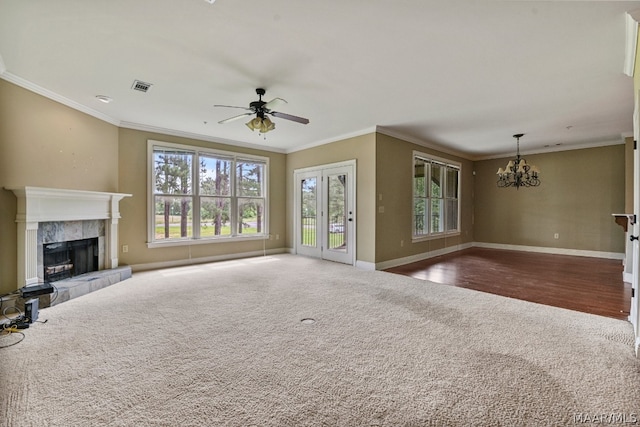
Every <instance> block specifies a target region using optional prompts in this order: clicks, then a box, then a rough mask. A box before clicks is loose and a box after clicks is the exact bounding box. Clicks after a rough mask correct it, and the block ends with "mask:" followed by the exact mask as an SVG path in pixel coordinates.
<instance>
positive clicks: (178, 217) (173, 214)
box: [154, 196, 193, 240]
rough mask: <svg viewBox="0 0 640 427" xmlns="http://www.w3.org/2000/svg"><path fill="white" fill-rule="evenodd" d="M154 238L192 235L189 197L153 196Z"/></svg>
mask: <svg viewBox="0 0 640 427" xmlns="http://www.w3.org/2000/svg"><path fill="white" fill-rule="evenodd" d="M154 199H155V200H154V202H155V215H154V217H155V219H154V228H155V231H154V233H155V238H156V240H166V239H183V238H190V237H192V236H193V227H192V226H191V219H192V211H191V207H192V199H191V197H166V196H155V197H154Z"/></svg>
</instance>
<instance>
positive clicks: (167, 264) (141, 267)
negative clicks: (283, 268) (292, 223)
mask: <svg viewBox="0 0 640 427" xmlns="http://www.w3.org/2000/svg"><path fill="white" fill-rule="evenodd" d="M283 253H287V250H286V248H277V249H267V250H266V251H264V250H259V251H251V252H238V253H235V254H224V255H213V256H208V257H201V258H188V259H179V260H174V261H159V262H149V263H144V264H133V265H130V266H129V267H131V271H133V272H136V271H146V270H158V269H161V268H171V267H182V266H185V265H195V264H205V263H208V262H216V261H229V260H232V259H241V258H254V257H259V256H264V255H277V254H283Z"/></svg>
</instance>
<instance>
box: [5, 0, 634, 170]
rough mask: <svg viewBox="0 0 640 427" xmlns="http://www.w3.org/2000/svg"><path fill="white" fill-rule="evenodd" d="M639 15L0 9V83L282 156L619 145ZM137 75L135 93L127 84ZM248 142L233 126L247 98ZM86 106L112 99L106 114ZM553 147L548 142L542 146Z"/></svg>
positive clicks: (123, 3)
mask: <svg viewBox="0 0 640 427" xmlns="http://www.w3.org/2000/svg"><path fill="white" fill-rule="evenodd" d="M638 8H640V2H613V1H601V2H598V1H586V2H579V1H566V2H558V1H556V2H553V1H545V2H540V1H488V0H487V1H470V0H466V1H444V0H439V1H433V0H431V1H425V0H323V1H308V0H298V1H287V0H270V1H268V2H266V1H258V0H243V1H238V0H217V1H215V3H214V4H210V3H209V2H207V1H205V0H181V1H176V0H110V1H93V0H92V1H86V0H85V1H82V0H56V1H50V0H29V1H24V0H22V1H20V0H3V1H2V2H0V72H1V73H2V74H1V77H3V78H4V79H6V80H9V81H12V82H15V83H17V84H20V85H22V86H25V87H28V88H30V89H32V90H35V91H36V92H39V93H43V94H45V95H47V96H50V97H52V98H53V99H56V100H59V101H62V102H64V103H66V104H67V105H71V106H74V107H75V108H78V109H80V110H82V111H85V112H88V113H89V114H93V115H95V116H97V117H100V118H102V119H105V120H107V121H110V122H112V123H115V124H117V125H119V126H123V127H130V128H136V129H152V130H157V131H161V132H165V133H169V134H178V135H188V136H192V137H196V138H200V139H204V140H212V141H214V140H217V141H223V142H232V143H234V144H239V145H259V146H261V147H262V148H266V149H270V150H275V151H282V152H291V151H295V150H298V149H300V148H302V147H309V146H312V145H317V144H321V143H324V142H329V141H334V140H337V139H341V138H343V137H346V136H353V135H358V134H362V133H367V132H370V131H372V130H373V129H375V128H376V127H381V128H382V129H384V130H385V132H387V133H389V134H395V135H401V136H404V137H406V138H407V139H409V140H412V141H424V142H428V143H431V144H435V145H436V146H441V147H444V148H445V151H448V152H451V153H463V154H464V156H465V157H467V158H471V159H475V158H486V157H491V156H497V155H501V154H509V153H512V152H513V151H514V150H515V140H514V139H513V138H512V135H513V134H515V133H525V134H526V136H525V137H523V138H522V139H521V149H522V151H523V153H527V152H534V151H546V150H549V149H569V148H575V147H579V146H580V147H581V146H589V145H605V144H610V143H619V142H621V141H622V138H623V136H628V135H630V134H632V132H633V125H632V115H633V102H634V101H633V79H632V78H631V77H628V76H626V75H624V74H623V65H624V60H625V12H626V11H632V10H636V9H638ZM135 79H139V80H142V81H145V82H148V83H152V84H153V87H152V88H151V90H149V92H148V93H146V94H145V93H142V92H138V91H134V90H132V89H131V86H132V84H133V81H134V80H135ZM257 87H264V88H266V89H267V94H266V96H265V100H267V101H268V100H270V99H272V98H274V97H280V98H284V99H285V100H287V101H288V104H286V105H284V106H282V107H279V108H278V109H277V110H278V111H282V112H284V113H289V114H293V115H297V116H302V117H307V118H309V119H310V123H309V124H308V125H302V124H299V123H294V122H289V121H286V120H282V119H277V118H275V119H274V122H275V123H276V129H275V130H274V131H273V132H270V133H268V134H267V135H266V139H265V136H264V135H263V136H259V135H258V134H257V133H252V132H251V131H250V130H249V129H248V128H247V127H246V126H245V125H244V122H246V121H248V120H240V121H234V122H231V123H227V124H224V125H221V124H218V123H217V122H218V121H220V120H222V119H225V118H228V117H231V116H234V115H237V114H239V113H242V110H236V109H231V108H214V107H213V105H214V104H225V105H237V106H248V104H249V102H251V101H254V100H256V99H257V95H256V94H255V88H257ZM96 95H107V96H109V97H111V98H113V102H112V103H110V104H103V103H101V102H99V101H98V100H97V99H96V98H95V96H96ZM558 144H561V145H558Z"/></svg>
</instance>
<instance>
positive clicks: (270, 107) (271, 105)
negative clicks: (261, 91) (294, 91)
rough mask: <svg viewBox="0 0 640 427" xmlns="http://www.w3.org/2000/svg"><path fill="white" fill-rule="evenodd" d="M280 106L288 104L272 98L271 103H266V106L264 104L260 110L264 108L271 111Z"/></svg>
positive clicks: (280, 99)
mask: <svg viewBox="0 0 640 427" xmlns="http://www.w3.org/2000/svg"><path fill="white" fill-rule="evenodd" d="M282 104H288V102H287V101H285V100H284V99H282V98H273V99H272V100H271V101H269V102H267V103H266V104H264V105H263V106H262V108H265V109H267V110H273V109H274V108H276V107H278V106H279V105H282Z"/></svg>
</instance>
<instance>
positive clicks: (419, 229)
mask: <svg viewBox="0 0 640 427" xmlns="http://www.w3.org/2000/svg"><path fill="white" fill-rule="evenodd" d="M413 213H414V216H413V234H414V235H415V236H420V235H424V234H429V229H428V228H427V225H428V224H429V223H428V221H427V218H429V208H428V205H427V199H420V198H416V199H414V200H413Z"/></svg>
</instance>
